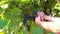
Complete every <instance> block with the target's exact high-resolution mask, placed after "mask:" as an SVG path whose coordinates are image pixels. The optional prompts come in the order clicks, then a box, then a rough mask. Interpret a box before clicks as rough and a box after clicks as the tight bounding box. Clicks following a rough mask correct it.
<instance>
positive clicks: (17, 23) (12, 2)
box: [0, 0, 60, 34]
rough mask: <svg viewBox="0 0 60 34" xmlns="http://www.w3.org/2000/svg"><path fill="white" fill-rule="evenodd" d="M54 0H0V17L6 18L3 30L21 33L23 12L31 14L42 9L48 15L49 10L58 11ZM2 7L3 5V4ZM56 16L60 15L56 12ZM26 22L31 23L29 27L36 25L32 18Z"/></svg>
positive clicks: (32, 27) (23, 27) (9, 32)
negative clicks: (6, 5)
mask: <svg viewBox="0 0 60 34" xmlns="http://www.w3.org/2000/svg"><path fill="white" fill-rule="evenodd" d="M4 4H8V7H6V8H1V6H2V5H4ZM55 4H56V0H1V1H0V15H1V16H0V17H2V15H3V16H4V17H3V18H5V19H2V20H3V21H4V20H7V25H6V26H4V27H3V28H4V32H5V33H6V34H19V33H21V34H23V33H22V32H23V31H24V30H25V29H26V27H25V26H24V25H23V17H25V16H24V15H25V14H27V13H28V14H29V15H32V14H33V11H34V10H38V11H43V12H45V14H47V15H49V14H50V10H52V11H53V12H54V13H56V15H57V13H58V10H56V9H55V8H54V6H55ZM3 7H4V6H3ZM57 16H60V14H58V15H57ZM27 22H28V24H30V23H31V24H30V25H31V29H34V27H38V26H36V24H35V22H34V20H30V21H29V20H28V21H27Z"/></svg>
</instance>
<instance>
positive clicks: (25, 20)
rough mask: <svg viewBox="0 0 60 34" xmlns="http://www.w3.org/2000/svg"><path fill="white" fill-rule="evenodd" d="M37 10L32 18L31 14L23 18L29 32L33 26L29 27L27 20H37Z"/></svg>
mask: <svg viewBox="0 0 60 34" xmlns="http://www.w3.org/2000/svg"><path fill="white" fill-rule="evenodd" d="M37 12H38V11H37V10H35V11H33V14H32V16H31V15H29V14H26V15H25V17H24V18H23V25H25V26H27V29H28V31H30V26H31V25H27V20H32V19H33V18H34V19H35V17H36V16H37Z"/></svg>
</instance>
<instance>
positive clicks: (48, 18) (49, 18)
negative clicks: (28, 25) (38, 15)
mask: <svg viewBox="0 0 60 34" xmlns="http://www.w3.org/2000/svg"><path fill="white" fill-rule="evenodd" d="M44 19H45V20H48V21H50V22H53V20H52V17H50V16H47V15H45V16H44Z"/></svg>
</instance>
